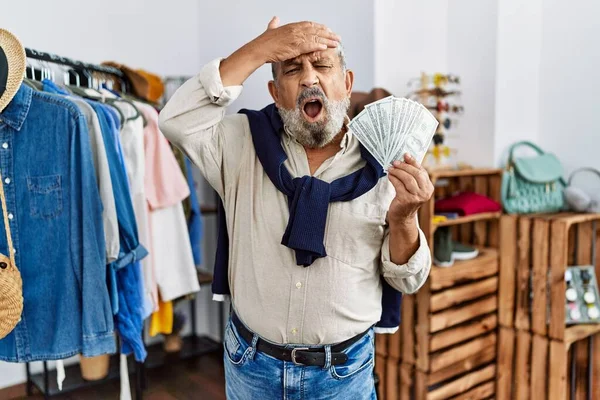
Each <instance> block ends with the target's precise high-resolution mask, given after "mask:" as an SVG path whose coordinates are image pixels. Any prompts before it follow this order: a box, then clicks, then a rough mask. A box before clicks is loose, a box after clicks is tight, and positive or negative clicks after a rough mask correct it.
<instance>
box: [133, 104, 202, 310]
mask: <svg viewBox="0 0 600 400" xmlns="http://www.w3.org/2000/svg"><path fill="white" fill-rule="evenodd" d="M137 105H138V107H139V108H140V111H141V112H142V113H144V117H145V118H146V121H147V124H146V127H145V128H144V151H145V155H146V175H145V189H146V199H147V201H148V211H149V231H150V237H151V240H150V243H151V245H150V249H149V250H150V259H151V263H152V265H153V270H154V272H155V274H156V282H155V284H154V287H153V289H154V291H155V293H156V291H160V298H161V299H162V301H170V300H173V299H176V298H178V297H182V296H185V295H188V294H190V293H194V292H197V291H198V290H200V286H199V284H198V277H197V275H196V267H195V265H194V259H193V255H192V247H191V244H190V241H189V233H188V230H187V223H186V220H185V215H184V212H183V206H182V203H181V202H182V201H183V200H184V199H185V198H186V197H188V196H189V195H190V189H189V186H188V183H187V180H186V178H185V176H184V174H183V172H182V171H181V168H180V167H179V164H178V163H177V159H176V158H175V155H174V154H173V151H172V150H171V147H170V146H169V142H168V141H167V139H166V138H165V137H164V136H163V134H162V132H160V130H159V128H158V113H157V112H156V110H155V109H154V108H153V107H152V106H149V105H146V104H141V103H140V104H137Z"/></svg>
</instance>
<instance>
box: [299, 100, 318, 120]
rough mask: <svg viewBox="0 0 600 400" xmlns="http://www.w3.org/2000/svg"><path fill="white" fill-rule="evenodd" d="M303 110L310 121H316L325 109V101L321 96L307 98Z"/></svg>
mask: <svg viewBox="0 0 600 400" xmlns="http://www.w3.org/2000/svg"><path fill="white" fill-rule="evenodd" d="M302 111H303V112H304V116H305V117H306V119H307V120H308V121H309V122H313V121H316V120H317V119H319V116H320V115H321V113H322V111H323V103H322V102H321V99H319V98H310V99H307V100H306V101H305V102H304V106H303V107H302Z"/></svg>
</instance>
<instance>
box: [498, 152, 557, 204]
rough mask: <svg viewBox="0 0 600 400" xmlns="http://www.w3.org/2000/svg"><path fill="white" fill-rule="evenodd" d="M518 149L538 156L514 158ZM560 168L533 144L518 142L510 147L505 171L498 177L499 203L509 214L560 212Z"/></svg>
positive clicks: (547, 154) (550, 156)
mask: <svg viewBox="0 0 600 400" xmlns="http://www.w3.org/2000/svg"><path fill="white" fill-rule="evenodd" d="M519 147H529V148H531V149H533V150H535V151H536V152H537V153H538V155H537V156H534V157H519V158H518V157H515V151H516V150H517V148H519ZM562 175H563V168H562V165H561V163H560V161H559V160H558V158H557V157H556V156H555V155H554V154H552V153H546V152H544V151H543V150H542V149H541V148H539V147H538V146H536V145H535V144H533V143H531V142H527V141H522V142H518V143H515V144H513V145H512V146H511V147H510V150H509V155H508V162H507V168H506V171H505V172H504V174H503V175H502V203H503V204H504V209H505V210H506V212H507V213H509V214H529V213H542V212H545V213H550V212H557V211H560V210H562V209H563V208H564V205H565V201H564V196H563V189H564V187H565V181H564V180H563V178H562Z"/></svg>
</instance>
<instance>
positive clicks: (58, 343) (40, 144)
mask: <svg viewBox="0 0 600 400" xmlns="http://www.w3.org/2000/svg"><path fill="white" fill-rule="evenodd" d="M0 168H1V170H2V176H3V180H4V181H3V182H2V184H3V185H4V190H5V192H6V202H7V208H8V213H9V219H10V227H11V230H12V235H13V242H14V246H15V250H16V254H15V256H16V262H17V267H18V268H19V270H20V272H21V275H22V277H23V297H24V309H23V314H22V319H21V321H20V322H19V324H18V325H17V326H16V327H15V329H14V330H13V331H12V332H11V333H10V334H9V335H8V336H6V337H5V338H4V339H2V340H0V360H5V361H16V362H24V361H33V360H50V359H63V358H67V357H70V356H72V355H75V354H77V353H83V355H85V356H94V355H98V354H104V353H112V352H115V351H116V346H115V338H114V333H113V331H114V326H113V317H112V311H111V305H110V301H109V295H108V289H107V286H106V256H105V243H104V232H103V229H104V227H103V225H102V204H101V200H100V196H99V193H98V187H97V184H96V176H95V171H94V166H93V163H92V159H91V150H90V143H89V137H88V132H87V125H86V122H85V117H84V115H83V114H82V113H81V111H80V110H79V108H78V107H77V106H76V105H75V104H73V103H72V102H70V101H69V100H67V99H64V98H62V97H59V96H56V95H52V94H48V93H42V92H36V91H34V90H32V89H31V88H29V87H27V86H26V85H22V86H21V88H20V89H19V91H18V93H17V94H16V96H15V97H14V99H13V100H12V102H11V103H10V104H9V105H8V107H7V108H6V109H4V111H3V112H2V113H0ZM0 252H2V253H4V254H8V249H7V242H6V235H5V233H4V232H1V233H0Z"/></svg>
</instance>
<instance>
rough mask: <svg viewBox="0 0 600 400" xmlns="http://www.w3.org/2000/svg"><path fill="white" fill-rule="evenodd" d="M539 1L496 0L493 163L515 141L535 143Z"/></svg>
mask: <svg viewBox="0 0 600 400" xmlns="http://www.w3.org/2000/svg"><path fill="white" fill-rule="evenodd" d="M543 3H544V1H543V0H528V1H520V0H500V1H499V3H498V33H497V35H498V42H497V47H498V50H497V54H496V120H495V126H496V129H495V133H494V160H495V162H496V163H497V164H498V165H500V164H502V163H504V161H505V159H506V152H507V148H508V147H509V146H510V145H511V144H512V143H514V142H516V141H519V140H530V141H534V142H539V136H538V132H539V109H540V104H539V103H540V102H539V99H540V77H539V74H540V65H541V45H542V10H543V5H544V4H543ZM553 29H554V28H553Z"/></svg>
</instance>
